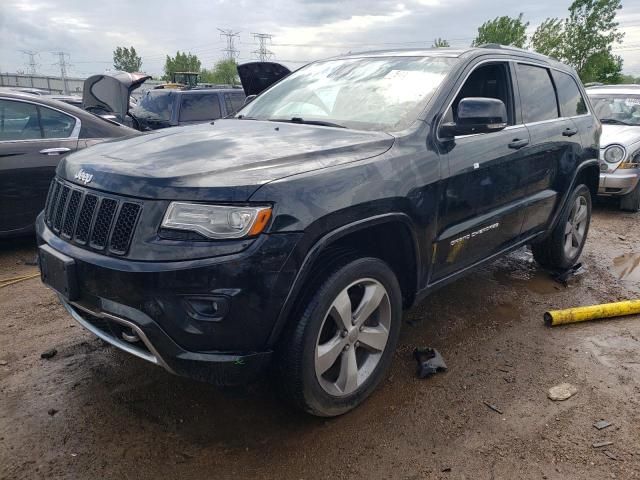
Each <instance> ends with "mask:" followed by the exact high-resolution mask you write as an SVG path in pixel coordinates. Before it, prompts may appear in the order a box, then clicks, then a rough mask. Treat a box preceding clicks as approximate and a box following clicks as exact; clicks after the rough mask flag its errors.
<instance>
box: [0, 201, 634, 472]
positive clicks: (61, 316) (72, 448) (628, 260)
mask: <svg viewBox="0 0 640 480" xmlns="http://www.w3.org/2000/svg"><path fill="white" fill-rule="evenodd" d="M639 220H640V214H625V213H621V212H619V211H618V210H617V209H616V208H615V206H614V205H612V204H605V205H599V206H597V207H596V209H595V212H594V218H593V223H592V227H591V233H590V235H589V240H588V242H587V247H586V250H585V253H584V255H583V258H582V261H583V263H584V266H585V269H586V271H585V273H583V274H582V275H579V276H578V277H576V278H574V279H573V280H572V281H571V282H570V283H569V285H568V287H565V286H563V285H561V284H559V283H557V282H555V281H554V280H553V279H552V278H551V277H550V276H549V274H547V273H546V272H544V271H542V270H540V269H538V268H537V267H536V264H535V263H534V262H533V261H532V260H531V257H530V254H529V253H528V252H527V251H526V250H521V251H518V252H515V253H514V254H512V255H510V256H509V257H507V258H505V259H503V260H500V261H499V262H497V263H495V264H493V265H491V266H489V267H487V268H485V269H484V270H482V271H479V272H476V273H474V274H472V275H470V276H469V277H467V278H465V279H463V280H460V281H458V282H456V283H454V284H452V285H450V286H448V287H446V288H444V289H442V290H440V291H438V292H437V293H435V294H433V295H432V296H431V297H429V298H428V299H427V300H426V301H424V302H422V303H421V304H420V305H418V306H416V307H414V308H413V309H412V310H411V311H409V312H407V313H406V314H405V320H406V323H405V325H404V326H403V334H402V338H401V341H400V347H399V348H398V350H397V353H396V355H395V359H394V363H393V367H392V369H391V372H390V373H389V375H388V378H387V380H386V381H385V382H384V384H383V385H382V386H381V388H380V389H379V390H378V391H377V392H376V393H374V395H373V396H372V397H371V398H370V399H369V400H368V401H367V402H366V403H365V404H364V405H362V406H361V407H360V408H358V409H356V410H355V411H354V412H352V413H350V414H348V415H345V416H343V417H341V418H337V419H332V420H323V419H317V418H312V417H309V416H306V415H303V414H299V413H297V412H293V411H291V410H290V409H288V407H287V406H286V405H284V404H283V403H282V402H281V401H279V400H278V397H277V396H276V394H275V393H274V390H273V389H272V388H271V386H270V385H269V381H268V380H265V381H263V382H262V383H259V384H257V385H252V386H250V387H248V388H246V389H238V390H222V391H221V390H218V389H216V388H214V387H212V386H209V385H205V384H200V383H195V382H192V381H189V380H184V379H181V378H177V377H174V376H171V375H169V374H167V373H166V372H164V371H163V370H162V369H160V368H158V367H155V366H153V365H151V364H147V363H145V362H144V361H142V360H139V359H137V358H134V357H131V356H129V355H127V354H125V353H122V352H119V351H118V350H116V349H115V348H113V347H110V346H107V345H105V344H104V343H102V342H101V341H99V340H97V339H96V338H94V337H93V336H92V335H91V334H89V333H88V332H86V331H84V330H83V329H82V328H81V327H79V326H78V325H76V324H75V323H74V321H73V320H72V319H71V318H70V316H69V315H68V314H67V313H66V312H65V311H64V310H63V308H62V307H61V306H60V305H59V303H58V302H57V300H56V298H55V297H54V295H53V293H52V292H51V291H49V290H48V289H46V288H45V287H44V286H43V285H42V284H41V283H40V280H39V279H37V278H36V279H32V280H27V281H25V282H21V283H18V284H15V285H10V286H8V287H5V288H0V479H11V480H14V479H16V480H17V479H36V478H46V479H59V478H60V479H62V478H64V479H147V478H172V479H173V478H176V479H178V478H179V479H227V478H228V479H231V478H233V479H239V478H240V479H244V478H251V479H261V478H265V479H285V480H289V479H323V478H331V479H343V478H374V479H378V478H402V479H432V478H433V479H436V478H443V479H474V480H475V479H529V478H531V479H540V478H542V479H605V478H619V479H632V478H640V408H639V404H640V322H639V321H638V320H640V318H638V317H628V318H625V319H618V320H608V321H600V322H591V323H584V324H574V325H569V326H565V327H556V328H553V329H551V328H548V327H545V326H544V324H543V321H542V315H543V312H545V311H546V310H549V309H555V308H564V307H570V306H576V305H586V304H592V303H598V302H607V301H614V300H622V299H628V298H638V297H640V266H639V264H640V228H638V222H639ZM34 254H35V247H34V245H33V243H29V242H28V241H25V240H20V241H12V242H4V243H1V244H0V280H2V279H3V278H8V277H13V276H16V275H24V274H28V273H31V272H35V271H36V270H35V269H36V267H35V266H33V265H32V264H31V263H32V262H33V258H34ZM416 346H432V347H435V348H437V349H438V350H440V352H441V353H442V354H443V356H444V358H445V359H446V362H447V364H448V367H449V370H448V371H447V372H446V373H442V374H438V375H436V376H435V377H432V378H430V379H426V380H419V379H417V378H416V377H415V369H416V365H415V362H414V360H413V359H412V357H411V352H412V350H413V348H414V347H416ZM51 348H56V349H57V351H58V353H57V355H56V356H55V357H53V358H52V359H50V360H45V359H41V358H40V354H41V353H42V352H44V351H45V350H48V349H51ZM563 382H569V383H571V384H573V385H575V386H576V387H577V388H578V393H577V394H576V395H575V396H573V397H572V398H570V399H569V400H566V401H564V402H552V401H551V400H549V399H548V398H547V391H548V389H549V388H550V387H552V386H554V385H557V384H559V383H563ZM484 402H488V403H490V404H492V405H495V406H496V407H497V408H498V409H499V410H500V411H502V412H503V413H497V412H495V411H493V410H491V409H490V408H488V407H487V406H486V404H485V403H484ZM601 419H604V420H607V421H609V422H611V423H612V426H610V427H608V428H605V429H603V430H601V431H598V430H597V429H596V428H594V427H593V423H594V422H596V421H598V420H601ZM600 441H611V442H613V444H612V445H609V446H605V447H601V448H594V447H593V445H592V444H593V443H594V442H600Z"/></svg>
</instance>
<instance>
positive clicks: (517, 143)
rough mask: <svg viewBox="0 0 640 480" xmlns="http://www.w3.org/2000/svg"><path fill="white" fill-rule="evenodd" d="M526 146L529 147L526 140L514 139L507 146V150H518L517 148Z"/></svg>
mask: <svg viewBox="0 0 640 480" xmlns="http://www.w3.org/2000/svg"><path fill="white" fill-rule="evenodd" d="M527 145H529V140H527V139H526V138H523V139H520V138H514V139H513V141H512V142H511V143H510V144H509V148H513V149H516V150H518V149H519V148H522V147H526V146H527Z"/></svg>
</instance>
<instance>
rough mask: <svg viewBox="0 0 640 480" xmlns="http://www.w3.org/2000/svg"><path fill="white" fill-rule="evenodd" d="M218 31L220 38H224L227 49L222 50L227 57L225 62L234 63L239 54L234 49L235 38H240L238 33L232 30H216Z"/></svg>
mask: <svg viewBox="0 0 640 480" xmlns="http://www.w3.org/2000/svg"><path fill="white" fill-rule="evenodd" d="M218 30H219V31H220V36H221V37H224V38H226V41H227V48H223V49H222V51H223V52H225V54H226V56H227V60H233V61H234V62H235V61H236V58H238V54H239V53H240V52H239V51H238V50H237V49H236V38H239V37H240V32H234V31H233V30H225V29H222V28H219V29H218Z"/></svg>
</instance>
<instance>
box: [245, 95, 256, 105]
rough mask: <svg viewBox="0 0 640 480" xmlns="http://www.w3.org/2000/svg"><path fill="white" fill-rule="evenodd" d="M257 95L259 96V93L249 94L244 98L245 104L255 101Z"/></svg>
mask: <svg viewBox="0 0 640 480" xmlns="http://www.w3.org/2000/svg"><path fill="white" fill-rule="evenodd" d="M256 97H257V95H247V96H246V97H245V98H244V103H243V105H246V104H248V103H251V102H253V99H254V98H256Z"/></svg>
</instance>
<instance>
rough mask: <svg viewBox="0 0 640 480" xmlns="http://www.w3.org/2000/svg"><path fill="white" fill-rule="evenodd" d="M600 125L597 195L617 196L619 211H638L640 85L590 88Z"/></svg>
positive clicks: (592, 102)
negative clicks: (618, 198)
mask: <svg viewBox="0 0 640 480" xmlns="http://www.w3.org/2000/svg"><path fill="white" fill-rule="evenodd" d="M587 94H588V95H589V98H590V100H591V104H592V105H593V109H594V113H595V114H596V116H597V117H598V118H599V119H600V121H601V122H602V137H600V187H599V189H598V194H599V195H603V196H616V197H620V208H621V209H622V210H626V211H630V212H637V211H638V210H640V181H639V180H640V85H603V86H597V87H590V88H588V89H587Z"/></svg>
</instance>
